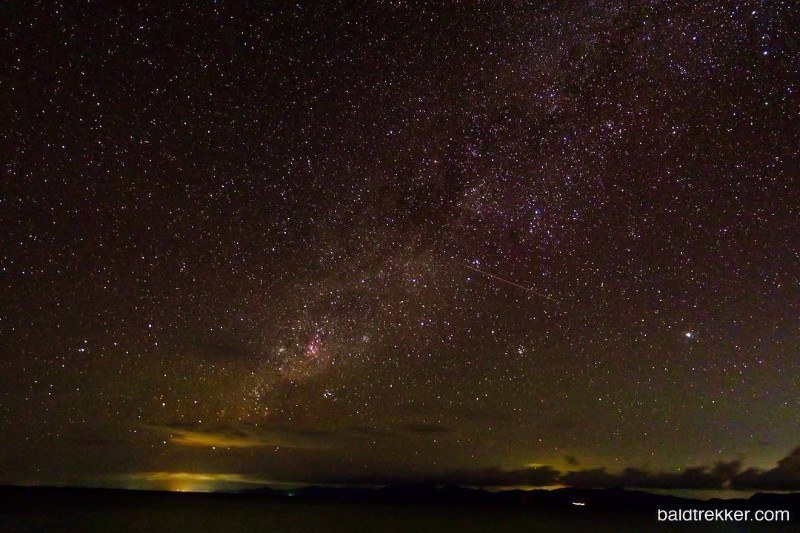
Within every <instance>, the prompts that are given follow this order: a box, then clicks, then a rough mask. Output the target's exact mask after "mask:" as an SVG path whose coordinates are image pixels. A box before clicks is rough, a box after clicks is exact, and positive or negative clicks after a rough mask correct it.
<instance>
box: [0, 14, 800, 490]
mask: <svg viewBox="0 0 800 533" xmlns="http://www.w3.org/2000/svg"><path fill="white" fill-rule="evenodd" d="M1 9H2V12H3V14H2V17H0V18H2V20H3V22H2V24H3V32H2V33H3V38H2V40H3V50H4V53H3V56H4V60H3V71H4V75H3V80H4V82H3V84H2V85H3V88H2V91H3V98H2V99H3V102H4V105H3V123H4V127H3V128H2V130H3V131H2V132H1V133H0V136H2V144H3V146H4V148H3V160H4V175H5V176H6V178H5V179H4V180H3V184H2V204H0V213H2V220H3V226H4V228H5V231H4V235H3V244H2V247H1V248H2V251H0V257H1V260H2V278H0V279H2V282H1V283H2V290H1V291H0V302H2V304H1V305H0V310H1V311H0V318H2V321H1V322H0V346H1V347H2V359H3V370H2V373H0V433H1V434H2V435H3V446H2V449H0V482H3V483H51V484H52V483H58V484H105V485H110V486H131V485H132V484H133V485H135V484H136V483H138V482H141V483H144V482H153V483H155V484H156V485H158V484H159V483H162V484H163V483H164V482H166V483H167V485H168V486H169V487H178V488H180V487H187V486H189V487H191V486H192V485H191V483H192V480H195V481H196V480H197V479H200V481H202V482H205V483H211V484H212V485H213V484H214V483H217V484H218V485H217V486H219V483H224V482H231V483H238V482H243V483H262V482H274V483H279V482H280V483H317V482H340V481H347V482H358V481H359V480H361V481H369V482H381V481H382V480H391V479H400V478H402V479H445V478H447V479H455V480H458V481H459V482H463V483H470V482H472V481H475V482H477V483H480V482H481V480H483V481H484V482H486V483H485V484H495V483H489V482H487V481H486V480H487V479H488V480H489V481H491V480H492V479H495V478H497V479H498V480H499V481H498V482H497V483H496V484H520V485H523V484H537V483H538V484H548V483H553V482H558V481H559V480H560V481H561V482H565V480H566V482H569V481H570V480H572V481H574V480H575V476H578V477H580V475H585V474H586V473H587V472H589V473H592V472H593V473H594V474H598V473H600V474H605V473H610V474H609V475H612V474H611V473H614V472H618V471H621V470H622V469H624V468H636V469H640V471H641V472H647V473H663V472H679V471H681V469H682V468H684V467H687V466H696V467H698V469H697V470H696V471H695V473H697V472H698V471H699V472H701V473H703V472H705V473H706V474H708V473H713V474H714V475H717V474H720V472H722V470H724V469H722V470H720V468H716V469H714V470H713V471H712V470H711V469H710V465H714V464H718V466H719V465H720V464H722V463H718V462H720V461H723V462H728V463H726V464H728V465H733V466H731V468H729V470H731V469H732V470H734V472H733V473H731V472H728V473H727V474H725V475H726V476H728V478H730V476H732V475H741V473H739V474H737V472H738V469H739V468H740V467H741V468H744V467H745V466H746V467H748V468H749V470H747V471H746V472H748V473H749V475H750V476H751V478H752V477H753V476H756V477H757V476H758V475H760V474H763V473H765V472H773V473H775V470H768V469H777V470H780V469H781V468H782V469H783V470H781V471H780V472H779V473H781V472H782V473H784V474H785V473H786V472H789V471H792V472H794V473H795V474H797V476H798V479H800V455H799V454H798V453H797V452H795V453H794V455H792V454H791V453H790V452H791V451H792V450H793V449H794V448H796V447H797V446H798V445H800V177H799V175H798V168H800V157H798V156H799V155H800V135H798V130H800V128H799V127H798V126H799V123H798V118H797V117H798V110H799V109H798V91H800V84H799V83H798V82H799V81H800V76H798V57H799V56H798V49H797V43H798V35H797V27H798V24H797V22H798V10H797V6H796V5H793V2H791V1H788V0H783V1H782V0H778V1H749V0H748V1H723V0H719V1H716V0H709V1H703V2H671V1H655V0H650V1H630V2H629V1H626V2H622V1H614V0H608V1H600V0H598V1H587V2H567V1H544V2H529V3H523V2H431V3H415V2H404V1H399V0H398V1H375V2H365V3H362V4H356V3H354V2H309V3H302V2H301V3H284V2H264V3H252V4H247V3H244V2H164V3H162V2H158V3H152V4H150V5H143V4H136V5H134V4H133V3H130V4H125V6H120V5H116V4H113V3H103V2H67V3H59V2H53V3H45V4H44V5H38V6H33V5H31V4H30V3H28V2H6V3H4V5H3V6H2V8H1ZM779 461H781V462H780V463H778V462H779ZM776 464H779V465H782V466H778V467H775V465H776ZM705 465H708V467H709V468H706V467H705ZM792 469H794V470H792ZM570 472H571V474H567V473H570ZM726 472H727V471H726ZM570 475H571V476H573V477H572V478H569V477H567V478H565V477H559V476H570ZM651 475H655V474H651ZM659 475H660V474H659ZM720 475H722V474H720ZM193 476H194V477H193ZM448 476H449V477H448ZM492 476H494V477H492ZM137 480H138V481H137ZM673 482H674V480H673ZM170 483H172V485H170ZM798 486H800V482H798Z"/></svg>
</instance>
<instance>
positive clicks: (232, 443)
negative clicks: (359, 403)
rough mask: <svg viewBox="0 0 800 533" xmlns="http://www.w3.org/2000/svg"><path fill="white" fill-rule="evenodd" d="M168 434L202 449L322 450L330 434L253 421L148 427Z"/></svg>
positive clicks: (326, 444)
mask: <svg viewBox="0 0 800 533" xmlns="http://www.w3.org/2000/svg"><path fill="white" fill-rule="evenodd" d="M150 428H151V429H156V430H158V431H162V432H164V433H166V434H167V435H169V439H170V442H172V443H173V444H177V445H179V446H194V447H201V448H213V447H216V448H268V447H269V448H275V447H280V448H297V449H322V448H327V447H329V446H330V444H331V443H330V441H331V439H332V437H333V434H332V433H330V432H327V431H321V430H311V429H289V428H274V427H273V428H266V427H260V426H255V425H252V424H241V425H237V426H231V425H223V426H214V427H200V426H195V425H187V424H175V425H171V426H150Z"/></svg>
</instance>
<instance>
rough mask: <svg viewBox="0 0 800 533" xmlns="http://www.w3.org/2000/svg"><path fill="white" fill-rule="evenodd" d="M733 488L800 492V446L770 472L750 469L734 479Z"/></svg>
mask: <svg viewBox="0 0 800 533" xmlns="http://www.w3.org/2000/svg"><path fill="white" fill-rule="evenodd" d="M732 485H733V486H735V487H737V488H744V489H755V490H800V446H798V447H797V448H795V449H794V450H792V452H791V453H790V454H789V455H787V456H786V457H784V458H783V459H781V460H780V461H778V466H776V467H775V468H772V469H770V470H759V469H757V468H748V469H747V470H745V471H744V472H741V473H739V474H737V475H736V476H735V477H734V478H733V483H732Z"/></svg>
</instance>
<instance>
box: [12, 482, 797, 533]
mask: <svg viewBox="0 0 800 533" xmlns="http://www.w3.org/2000/svg"><path fill="white" fill-rule="evenodd" d="M575 503H583V504H584V505H575ZM658 509H741V510H745V509H750V510H752V511H755V510H759V509H760V510H767V509H770V510H777V509H781V510H788V511H789V512H790V513H791V521H790V522H788V523H787V522H783V523H763V522H762V523H756V522H752V521H751V522H716V523H714V522H702V523H697V522H695V523H683V524H679V523H665V522H659V521H658V520H657V510H658ZM751 515H752V512H751ZM0 530H3V531H170V532H172V531H313V532H322V531H359V532H366V531H413V532H422V531H432V532H433V531H436V532H439V531H458V532H460V533H465V532H470V531H515V532H517V531H559V532H561V533H566V532H571V531H800V494H789V495H786V494H756V495H755V496H753V497H752V498H750V499H748V500H709V501H699V500H689V499H683V498H677V497H673V496H663V495H654V494H648V493H643V492H636V491H622V490H582V489H562V490H556V491H509V492H502V493H489V492H485V491H480V490H471V489H462V488H457V487H454V488H443V489H437V488H433V487H427V486H409V487H390V488H385V489H374V490H373V489H329V488H307V489H301V490H298V491H293V492H281V491H272V490H269V489H265V490H258V491H252V492H247V493H240V494H187V493H172V492H145V491H125V490H103V489H63V488H22V487H3V488H0Z"/></svg>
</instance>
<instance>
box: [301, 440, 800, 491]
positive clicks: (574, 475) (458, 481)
mask: <svg viewBox="0 0 800 533" xmlns="http://www.w3.org/2000/svg"><path fill="white" fill-rule="evenodd" d="M573 459H574V458H573ZM742 466H743V465H742V462H741V461H738V460H735V461H729V462H724V461H720V462H718V463H716V464H714V465H713V466H692V467H687V468H684V469H683V470H681V471H680V472H650V471H647V470H644V469H640V468H637V467H628V468H625V469H623V470H622V471H620V472H617V473H614V472H609V471H607V470H606V469H605V468H587V469H582V470H574V471H569V472H562V471H560V470H558V469H556V468H554V467H552V466H549V465H542V466H533V467H528V468H520V469H512V470H506V469H502V468H499V467H489V468H479V469H462V470H453V471H450V472H448V473H445V474H441V475H433V476H427V477H420V478H413V477H410V476H398V477H394V478H387V477H384V476H378V475H376V476H372V475H366V476H340V477H326V478H324V479H321V480H308V481H309V482H311V483H314V482H324V483H342V484H352V485H382V484H393V483H426V484H435V485H460V486H473V487H525V486H527V487H547V486H553V485H566V486H571V487H581V488H641V489H701V490H702V489H719V490H724V489H738V490H765V491H771V490H800V446H798V447H797V448H795V449H794V450H792V452H791V453H790V454H789V455H787V456H786V457H784V458H783V459H781V460H780V461H778V464H777V466H776V467H775V468H772V469H769V470H761V469H758V468H747V469H745V470H742Z"/></svg>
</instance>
